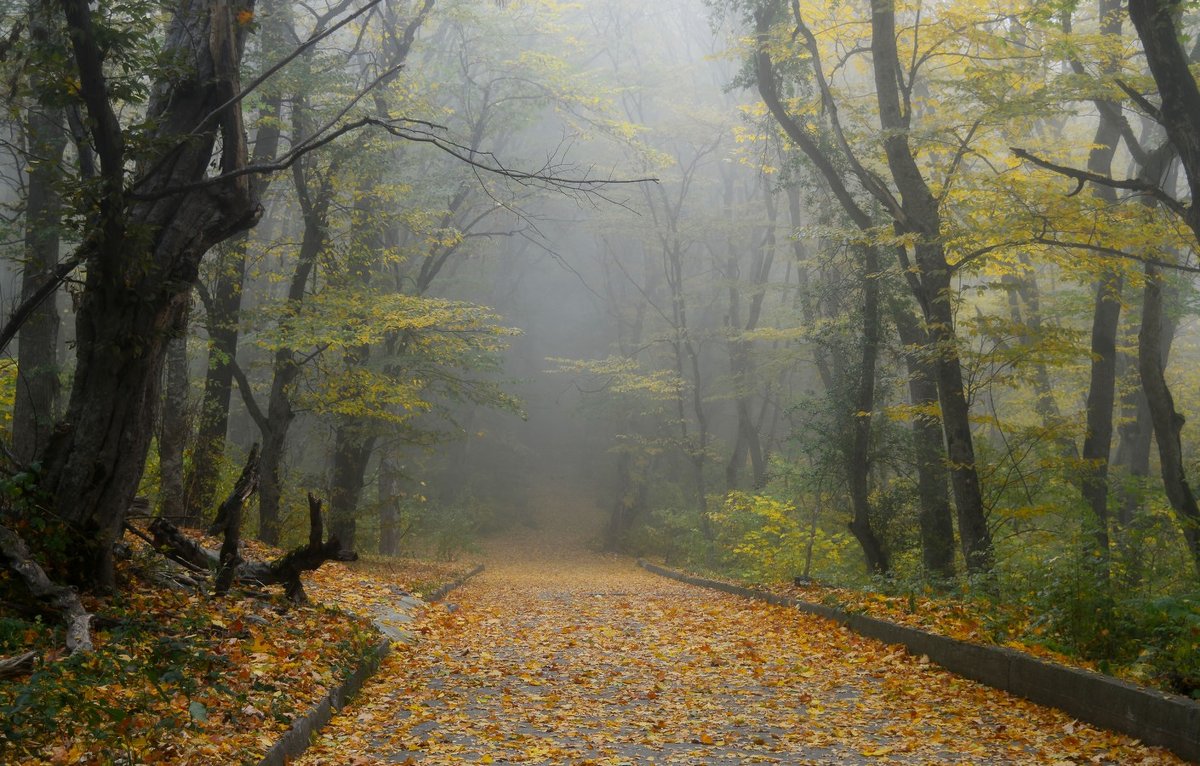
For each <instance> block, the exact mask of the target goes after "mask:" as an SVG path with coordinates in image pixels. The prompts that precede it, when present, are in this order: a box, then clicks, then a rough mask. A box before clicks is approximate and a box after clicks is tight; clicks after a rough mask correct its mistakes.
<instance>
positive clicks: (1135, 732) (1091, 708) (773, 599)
mask: <svg viewBox="0 0 1200 766" xmlns="http://www.w3.org/2000/svg"><path fill="white" fill-rule="evenodd" d="M638 566H640V567H642V568H643V569H645V570H647V571H649V572H653V573H654V574H657V575H661V576H663V577H667V578H670V579H672V580H678V581H679V582H684V583H687V584H689V585H695V586H698V587H701V588H708V589H710V590H719V591H723V592H725V593H730V594H733V595H735V596H742V597H743V598H751V599H756V600H759V601H766V602H767V603H770V604H775V605H777V606H788V607H792V608H795V609H798V610H800V611H802V612H807V613H809V614H813V615H817V616H818V617H824V618H826V619H829V620H833V621H834V622H837V623H839V624H841V625H845V626H846V627H847V628H849V629H850V630H852V631H854V632H855V633H858V634H859V635H862V636H866V637H867V638H874V639H876V640H879V641H883V642H884V643H888V644H899V645H901V646H904V647H905V648H906V649H907V650H908V651H909V653H910V654H914V655H917V656H920V655H925V656H927V657H928V658H929V660H930V661H931V662H933V663H936V664H937V665H940V666H941V667H943V668H945V669H946V670H949V671H950V672H952V673H955V674H957V675H960V676H963V677H964V678H969V679H971V680H972V681H978V682H979V683H982V684H985V685H987V686H991V687H992V688H995V689H1000V690H1001V691H1006V692H1009V693H1011V694H1015V695H1016V696H1018V697H1024V698H1025V699H1027V700H1029V701H1030V702H1035V703H1037V704H1039V705H1046V706H1048V707H1054V708H1058V709H1059V710H1062V711H1063V712H1065V713H1067V714H1069V715H1071V716H1074V717H1075V718H1077V719H1078V720H1080V721H1084V722H1086V723H1090V724H1093V725H1096V726H1100V727H1102V728H1105V729H1111V730H1114V731H1119V732H1122V733H1124V734H1129V735H1131V736H1133V737H1137V738H1138V739H1140V740H1141V741H1142V742H1144V743H1145V744H1147V745H1154V746H1161V747H1165V748H1167V749H1168V750H1170V751H1171V752H1173V753H1175V754H1176V755H1178V756H1179V757H1181V758H1183V759H1185V760H1188V761H1192V762H1196V763H1200V703H1198V702H1195V701H1193V700H1190V699H1188V698H1187V697H1183V696H1180V695H1177V694H1169V693H1167V692H1160V691H1156V690H1154V689H1148V688H1146V687H1143V686H1138V685H1136V684H1131V683H1129V682H1127V681H1122V680H1120V679H1117V678H1112V677H1110V676H1106V675H1103V674H1101V673H1095V672H1092V671H1090V670H1082V669H1078V668H1072V667H1067V666H1065V665H1059V664H1057V663H1053V662H1047V661H1045V660H1040V659H1037V658H1035V657H1032V656H1030V655H1028V654H1025V653H1023V652H1018V651H1016V650H1014V649H1009V648H1006V647H1001V646H985V645H983V644H972V643H968V642H966V641H959V640H958V639H954V638H947V637H946V636H940V635H937V634H935V633H929V632H927V631H924V630H919V629H917V628H910V627H907V626H905V625H898V624H896V623H893V622H888V621H886V620H879V619H875V618H873V617H867V616H865V615H861V614H848V613H846V612H843V611H842V610H840V609H834V608H832V607H828V606H825V605H823V604H813V603H810V602H807V601H801V600H799V599H796V598H792V597H790V596H781V595H778V594H775V593H768V592H766V591H761V590H756V589H754V588H745V587H742V586H740V585H733V584H731V583H725V582H720V581H718V580H710V579H707V578H704V577H695V576H693V575H688V574H684V573H682V572H676V571H674V570H671V569H667V568H666V567H661V566H658V565H657V564H652V563H650V562H648V561H645V560H643V559H638Z"/></svg>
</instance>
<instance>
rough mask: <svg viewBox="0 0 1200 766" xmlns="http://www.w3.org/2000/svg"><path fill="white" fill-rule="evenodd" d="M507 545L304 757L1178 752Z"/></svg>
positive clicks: (904, 663)
mask: <svg viewBox="0 0 1200 766" xmlns="http://www.w3.org/2000/svg"><path fill="white" fill-rule="evenodd" d="M489 558H490V563H489V568H488V570H487V571H486V572H485V573H484V574H483V575H481V576H480V577H478V578H476V579H474V580H472V581H471V582H470V583H469V584H468V585H467V586H466V587H465V588H463V589H462V590H460V591H458V592H456V593H455V594H452V595H451V596H450V599H451V601H452V602H453V605H452V606H451V607H447V606H435V607H433V608H431V610H430V612H429V614H428V615H427V617H426V619H425V621H424V622H423V623H422V624H421V628H420V629H421V631H423V635H422V640H421V643H420V644H419V645H418V646H417V647H416V648H415V649H414V650H413V651H411V652H407V653H406V652H402V653H399V654H396V655H393V657H392V658H391V659H390V660H389V661H388V662H387V664H386V665H385V667H384V668H383V671H382V672H381V673H380V674H379V675H377V676H376V677H375V678H374V679H373V680H372V681H371V682H370V683H369V684H368V686H367V688H366V689H365V690H364V692H363V694H362V695H361V696H360V701H359V702H358V703H356V704H355V705H354V706H352V707H351V708H350V709H348V710H347V711H346V712H345V714H344V715H343V716H340V717H339V718H337V719H335V721H334V723H333V724H332V725H331V726H330V728H329V729H327V730H326V733H325V734H324V735H322V737H321V740H320V742H319V743H318V744H317V746H316V747H315V748H314V750H312V751H310V754H309V755H307V756H306V757H305V758H304V759H303V760H302V761H301V763H302V764H305V765H306V766H317V765H318V764H321V765H325V764H328V765H330V766H332V764H338V765H339V766H342V765H343V764H376V763H379V764H388V763H390V764H396V763H399V764H405V763H413V764H459V763H539V764H649V763H656V764H665V763H673V764H743V763H747V764H748V763H783V764H817V763H819V764H856V763H905V764H932V763H938V764H1086V763H1097V764H1104V763H1108V764H1122V766H1125V765H1127V764H1176V763H1180V761H1178V760H1177V759H1174V758H1173V757H1171V756H1169V755H1167V754H1164V753H1162V752H1161V751H1157V750H1151V749H1146V748H1141V747H1139V746H1137V744H1136V743H1134V742H1132V741H1130V740H1129V739H1128V738H1126V737H1123V736H1120V735H1116V734H1111V733H1108V732H1102V731H1097V730H1095V729H1093V728H1091V727H1088V726H1085V725H1082V724H1077V723H1075V722H1073V721H1072V720H1071V719H1070V718H1069V717H1067V716H1066V715H1064V714H1062V713H1059V712H1057V711H1053V710H1048V709H1045V708H1039V707H1037V706H1034V705H1031V704H1029V703H1026V702H1024V701H1022V700H1018V699H1016V698H1013V697H1010V696H1008V695H1005V694H1002V693H1000V692H996V691H994V690H992V689H988V688H986V687H982V686H980V685H978V684H975V683H973V682H970V681H966V680H962V679H959V678H957V677H955V676H953V675H950V674H948V673H945V672H944V671H941V670H939V669H937V668H936V667H931V666H929V664H928V663H927V662H923V661H922V660H921V659H920V658H915V657H909V656H907V655H905V654H904V653H903V651H902V650H899V649H896V648H894V647H889V646H887V645H884V644H879V643H877V642H874V641H870V640H867V639H863V638H860V637H858V636H856V635H854V634H852V633H850V632H848V631H846V630H844V629H843V628H840V627H837V626H835V625H832V624H830V623H827V622H825V621H822V620H820V619H817V618H814V617H811V616H808V615H804V614H800V613H797V612H795V611H793V610H789V609H786V608H783V607H774V606H770V605H766V604H760V603H755V602H749V601H745V600H742V599H738V598H736V597H732V596H726V595H724V594H714V593H712V592H709V591H705V590H701V589H698V588H693V587H691V586H686V585H681V584H678V583H674V582H671V581H667V580H664V579H662V578H658V577H656V576H654V575H651V574H649V573H646V572H643V571H641V570H639V569H637V568H636V567H635V566H634V565H633V563H632V562H631V561H629V560H628V559H621V558H606V557H602V556H599V555H595V554H590V553H585V552H582V551H581V549H580V548H577V547H575V546H564V545H561V544H559V545H556V544H554V543H553V542H552V541H542V542H538V541H528V540H527V541H516V542H512V543H510V544H509V545H508V546H507V547H504V548H503V549H500V550H494V551H492V555H491V556H490V557H489Z"/></svg>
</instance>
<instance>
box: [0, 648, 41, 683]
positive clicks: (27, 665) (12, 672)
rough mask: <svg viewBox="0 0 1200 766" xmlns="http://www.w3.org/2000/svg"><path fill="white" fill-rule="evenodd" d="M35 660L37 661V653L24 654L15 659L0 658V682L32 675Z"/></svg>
mask: <svg viewBox="0 0 1200 766" xmlns="http://www.w3.org/2000/svg"><path fill="white" fill-rule="evenodd" d="M35 659H37V652H25V653H24V654H18V655H17V656H15V657H4V658H0V680H3V679H5V678H16V677H17V676H23V675H25V674H27V673H32V672H33V661H34V660H35Z"/></svg>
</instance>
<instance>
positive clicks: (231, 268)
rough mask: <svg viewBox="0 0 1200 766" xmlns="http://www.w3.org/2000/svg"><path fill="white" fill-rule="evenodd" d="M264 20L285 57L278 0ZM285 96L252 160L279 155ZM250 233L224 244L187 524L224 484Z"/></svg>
mask: <svg viewBox="0 0 1200 766" xmlns="http://www.w3.org/2000/svg"><path fill="white" fill-rule="evenodd" d="M260 10H261V16H262V18H263V24H262V30H261V33H260V34H261V37H262V43H261V49H262V55H263V56H264V57H266V58H271V57H275V56H281V55H283V50H284V46H285V43H284V35H285V34H286V28H287V18H286V16H285V14H284V13H283V8H282V7H281V4H280V2H279V0H263V1H262V2H261V3H260ZM282 104H283V99H282V97H281V96H280V95H279V94H278V93H270V94H268V95H267V96H266V98H265V99H264V100H263V103H262V106H261V107H260V109H259V114H258V119H257V120H256V123H257V126H258V127H257V131H256V133H255V138H254V154H253V157H252V158H251V163H252V164H255V165H264V164H269V163H270V162H272V161H274V159H275V157H276V155H277V154H278V153H279V139H280V135H281V130H280V117H281V115H282ZM250 183H251V188H252V189H253V192H254V194H255V195H256V196H258V197H261V196H262V195H263V194H264V193H265V192H266V190H267V187H268V186H269V185H270V176H254V177H253V178H252V179H251V182H250ZM249 244H250V235H249V233H248V232H246V233H243V234H242V235H240V236H238V237H235V238H233V239H232V240H231V241H230V242H228V243H226V245H225V246H223V247H221V248H219V249H218V250H217V253H216V257H217V264H216V268H217V281H216V284H215V285H214V287H213V292H212V299H211V301H209V302H208V304H207V305H206V306H205V308H206V309H207V312H208V343H209V345H208V371H207V373H206V374H205V378H204V397H203V399H202V400H201V404H200V408H199V411H198V420H199V424H198V428H197V433H196V440H195V442H194V445H195V446H194V447H193V449H192V464H191V469H190V470H189V471H188V475H187V479H186V481H185V485H184V486H185V489H186V495H185V496H186V510H185V513H186V516H185V518H184V520H183V521H184V524H185V525H186V526H193V527H198V526H201V525H202V522H203V519H204V516H205V515H206V514H208V513H209V511H210V509H211V508H213V507H214V505H215V504H216V499H217V488H218V485H219V483H220V478H221V476H220V474H221V461H222V458H223V457H224V455H225V437H226V434H227V432H228V430H229V402H230V398H231V397H232V394H233V365H234V363H235V360H236V359H237V349H238V324H239V322H240V317H241V309H242V282H243V280H244V279H245V272H246V250H247V248H248V247H249Z"/></svg>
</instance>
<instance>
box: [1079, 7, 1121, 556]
mask: <svg viewBox="0 0 1200 766" xmlns="http://www.w3.org/2000/svg"><path fill="white" fill-rule="evenodd" d="M1098 11H1099V14H1100V31H1101V33H1102V34H1104V35H1106V36H1109V37H1112V38H1114V39H1115V38H1119V37H1120V35H1121V14H1120V3H1119V2H1115V1H1114V0H1100V2H1099V7H1098ZM1108 68H1109V69H1111V67H1108ZM1105 106H1107V107H1108V108H1107V109H1102V110H1101V114H1100V124H1099V125H1097V127H1096V136H1095V138H1094V139H1093V140H1092V150H1091V152H1089V154H1088V170H1090V171H1091V172H1093V173H1096V174H1098V175H1105V176H1107V175H1109V174H1110V173H1111V172H1112V159H1113V155H1114V154H1115V153H1116V150H1117V143H1118V142H1119V141H1120V140H1121V131H1120V125H1119V124H1118V123H1117V122H1116V121H1115V119H1114V118H1113V117H1112V116H1111V115H1112V114H1114V113H1116V114H1119V113H1120V112H1119V106H1118V105H1117V104H1115V103H1112V102H1106V104H1105ZM1094 193H1095V194H1096V196H1097V197H1099V198H1100V199H1102V200H1104V201H1105V202H1107V203H1110V204H1116V201H1117V200H1116V197H1117V195H1116V192H1115V191H1114V190H1113V189H1112V188H1111V187H1108V186H1096V187H1094ZM1123 283H1124V279H1123V276H1122V273H1121V272H1120V271H1117V270H1107V271H1106V272H1105V273H1102V274H1101V276H1100V279H1099V280H1098V281H1097V283H1096V286H1095V291H1096V302H1095V312H1094V313H1093V315H1092V368H1091V377H1090V382H1089V384H1088V398H1087V430H1086V431H1085V432H1084V437H1083V450H1082V457H1083V481H1082V483H1081V486H1080V489H1081V491H1082V494H1083V498H1084V500H1085V501H1086V502H1087V504H1088V507H1089V508H1090V510H1091V515H1092V518H1091V525H1092V527H1093V528H1092V530H1091V532H1092V534H1091V537H1092V541H1093V547H1092V554H1093V556H1095V557H1096V559H1097V566H1098V569H1099V571H1098V573H1097V574H1098V576H1099V577H1100V578H1101V579H1102V580H1107V579H1108V570H1109V567H1108V559H1109V539H1108V524H1109V522H1108V516H1109V513H1108V461H1109V458H1110V456H1111V453H1112V433H1113V407H1114V406H1115V404H1116V385H1117V330H1118V325H1119V322H1120V317H1121V289H1122V287H1123Z"/></svg>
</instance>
